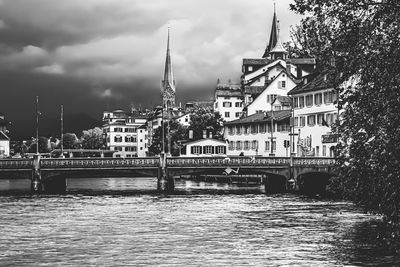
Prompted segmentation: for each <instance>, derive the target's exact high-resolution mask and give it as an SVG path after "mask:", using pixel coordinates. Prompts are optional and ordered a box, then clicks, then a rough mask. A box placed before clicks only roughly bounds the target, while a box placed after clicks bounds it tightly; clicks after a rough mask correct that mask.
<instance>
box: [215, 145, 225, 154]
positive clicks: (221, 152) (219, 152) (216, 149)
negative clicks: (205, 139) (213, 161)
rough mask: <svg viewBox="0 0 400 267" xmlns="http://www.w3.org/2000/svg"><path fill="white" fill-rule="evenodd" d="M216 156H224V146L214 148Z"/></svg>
mask: <svg viewBox="0 0 400 267" xmlns="http://www.w3.org/2000/svg"><path fill="white" fill-rule="evenodd" d="M215 151H216V154H226V147H225V146H216V147H215Z"/></svg>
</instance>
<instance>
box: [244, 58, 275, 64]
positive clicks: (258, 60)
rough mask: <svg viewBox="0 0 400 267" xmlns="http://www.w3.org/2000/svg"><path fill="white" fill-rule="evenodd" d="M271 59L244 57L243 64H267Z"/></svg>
mask: <svg viewBox="0 0 400 267" xmlns="http://www.w3.org/2000/svg"><path fill="white" fill-rule="evenodd" d="M271 61H272V60H271V59H267V58H244V59H243V65H267V64H269V63H271Z"/></svg>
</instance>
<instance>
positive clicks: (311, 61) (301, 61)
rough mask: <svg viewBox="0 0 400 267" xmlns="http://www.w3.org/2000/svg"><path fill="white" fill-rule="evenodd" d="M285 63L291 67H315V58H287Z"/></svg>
mask: <svg viewBox="0 0 400 267" xmlns="http://www.w3.org/2000/svg"><path fill="white" fill-rule="evenodd" d="M286 63H289V64H293V65H315V64H316V61H315V58H288V59H287V60H286Z"/></svg>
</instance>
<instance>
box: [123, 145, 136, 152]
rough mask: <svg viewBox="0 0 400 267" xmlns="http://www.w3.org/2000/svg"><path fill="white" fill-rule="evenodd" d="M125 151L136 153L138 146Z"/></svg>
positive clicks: (126, 148)
mask: <svg viewBox="0 0 400 267" xmlns="http://www.w3.org/2000/svg"><path fill="white" fill-rule="evenodd" d="M125 151H129V152H136V151H137V147H136V146H127V147H125Z"/></svg>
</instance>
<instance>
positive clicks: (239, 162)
mask: <svg viewBox="0 0 400 267" xmlns="http://www.w3.org/2000/svg"><path fill="white" fill-rule="evenodd" d="M289 164H290V158H283V157H219V158H213V157H201V158H200V157H199V158H194V157H172V158H167V166H168V167H194V168H195V167H219V166H220V167H228V166H234V167H244V166H254V167H257V166H287V165H289Z"/></svg>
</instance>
